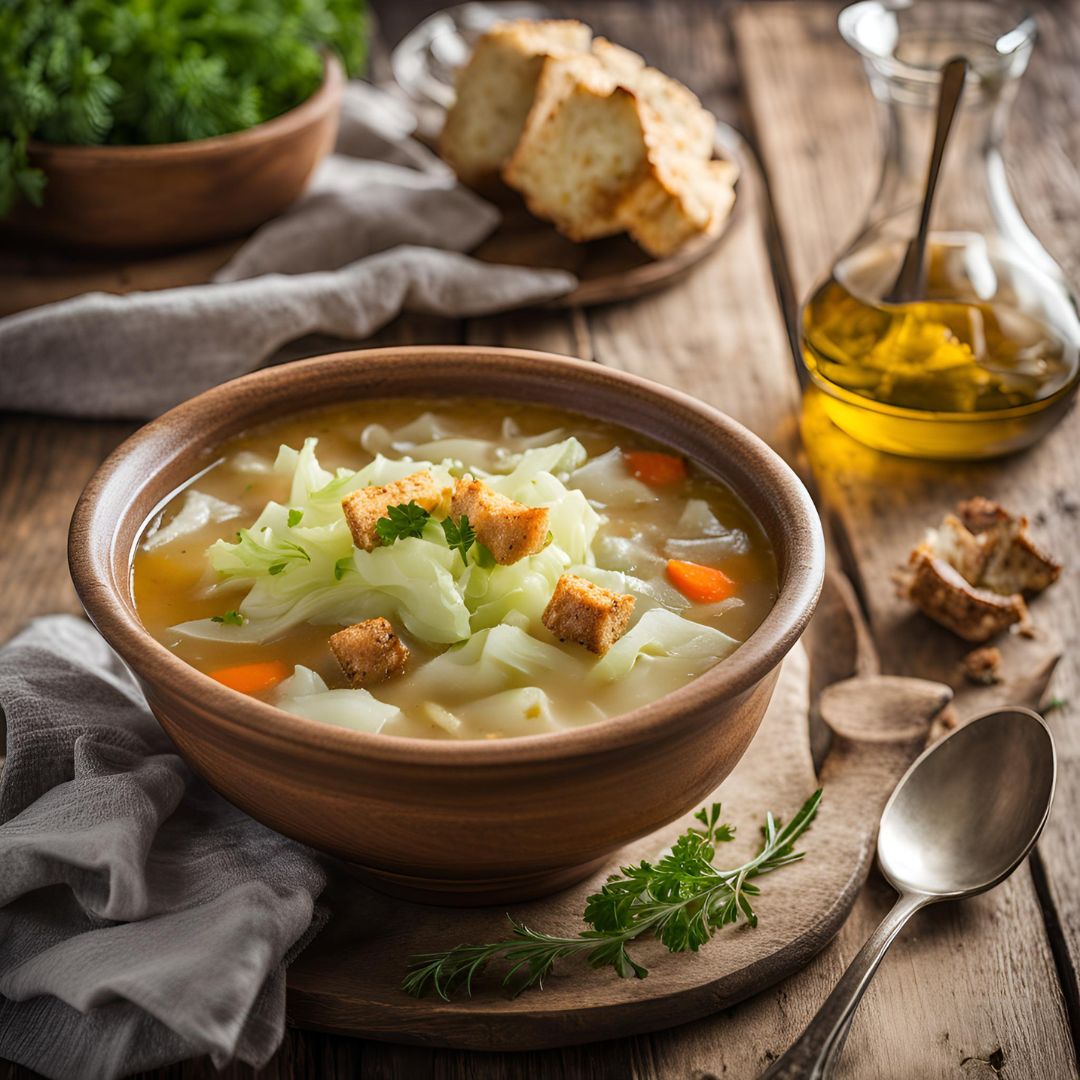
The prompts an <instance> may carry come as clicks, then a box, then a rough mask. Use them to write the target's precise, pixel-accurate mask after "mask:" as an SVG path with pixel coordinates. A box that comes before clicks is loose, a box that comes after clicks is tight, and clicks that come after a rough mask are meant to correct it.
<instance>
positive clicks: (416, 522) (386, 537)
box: [375, 502, 431, 546]
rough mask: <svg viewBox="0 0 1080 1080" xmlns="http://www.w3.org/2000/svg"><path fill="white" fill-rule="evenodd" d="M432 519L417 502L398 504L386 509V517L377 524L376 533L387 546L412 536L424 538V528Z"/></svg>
mask: <svg viewBox="0 0 1080 1080" xmlns="http://www.w3.org/2000/svg"><path fill="white" fill-rule="evenodd" d="M430 518H431V514H429V513H428V512H427V511H426V510H425V509H424V508H423V507H422V506H420V505H419V504H417V503H415V502H407V503H398V505H397V506H388V507H387V508H386V517H381V518H379V520H378V521H376V522H375V532H376V533H377V534H378V537H379V539H380V540H381V541H382V542H383V543H384V544H385V545H387V546H389V545H390V544H392V543H394V541H395V540H405V539H406V538H407V537H410V536H422V535H423V533H424V526H425V525H426V524H427V523H428V521H429V519H430Z"/></svg>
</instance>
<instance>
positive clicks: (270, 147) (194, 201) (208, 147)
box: [3, 56, 345, 251]
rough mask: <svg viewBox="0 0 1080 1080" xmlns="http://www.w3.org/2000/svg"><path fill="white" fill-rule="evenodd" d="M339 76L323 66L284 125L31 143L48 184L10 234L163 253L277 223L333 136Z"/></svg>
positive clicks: (10, 225) (16, 216) (11, 221)
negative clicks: (182, 138) (162, 139)
mask: <svg viewBox="0 0 1080 1080" xmlns="http://www.w3.org/2000/svg"><path fill="white" fill-rule="evenodd" d="M344 81H345V76H344V72H343V71H342V68H341V64H340V63H339V62H338V61H337V60H336V59H335V58H334V57H332V56H328V57H327V61H326V74H325V76H324V78H323V82H322V85H321V86H320V87H319V89H318V90H316V91H315V93H314V94H312V95H311V97H309V98H308V99H307V100H306V101H303V102H301V103H300V104H299V105H297V106H296V108H294V109H290V110H289V111H288V112H286V113H282V114H281V116H276V117H274V119H273V120H267V121H266V122H265V123H263V124H257V125H256V126H255V127H253V128H247V129H246V130H244V131H236V132H232V133H230V134H228V135H218V136H216V137H214V138H212V139H196V140H194V141H192V142H180V143H162V144H158V145H154V146H56V145H52V144H49V143H42V142H37V141H33V142H31V144H30V147H29V152H30V164H31V165H33V166H35V167H36V168H39V169H43V170H44V172H45V176H46V178H47V182H46V185H45V195H44V204H43V205H42V206H41V207H32V206H27V205H25V204H23V205H21V206H20V207H19V208H18V209H17V210H16V212H15V213H13V214H11V215H10V216H9V218H8V219H7V220H6V221H5V222H3V228H4V230H5V231H7V232H11V233H17V234H21V235H24V236H32V237H35V238H40V239H45V240H48V241H50V242H53V243H57V244H63V245H66V246H70V247H79V248H96V249H114V250H115V249H122V250H128V251H140V250H141V251H146V250H164V249H171V248H182V247H194V246H196V245H198V244H207V243H211V242H213V241H217V240H225V239H228V238H230V237H234V236H241V235H243V234H244V233H247V232H250V231H251V230H252V229H254V228H256V227H257V226H259V225H262V224H263V223H264V222H266V221H269V220H270V218H272V217H274V216H275V215H276V214H280V213H281V211H282V210H284V209H285V208H286V207H287V206H288V205H289V204H290V203H291V202H292V201H293V200H294V199H295V198H296V197H297V196H298V195H299V194H300V193H301V192H302V191H303V190H304V187H305V185H306V184H307V182H308V179H309V178H310V176H311V174H312V172H313V171H314V169H315V166H316V165H318V164H319V162H320V161H321V160H322V159H323V157H325V156H326V154H327V153H329V151H330V149H331V148H332V147H333V145H334V139H335V138H336V136H337V126H338V113H339V111H340V107H341V93H342V88H343V86H344Z"/></svg>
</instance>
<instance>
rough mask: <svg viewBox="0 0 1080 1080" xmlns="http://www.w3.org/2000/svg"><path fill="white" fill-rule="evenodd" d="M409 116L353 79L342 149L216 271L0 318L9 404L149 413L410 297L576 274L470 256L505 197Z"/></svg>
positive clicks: (486, 305)
mask: <svg viewBox="0 0 1080 1080" xmlns="http://www.w3.org/2000/svg"><path fill="white" fill-rule="evenodd" d="M410 127H411V125H410V118H409V117H408V114H407V113H406V112H404V111H403V109H402V106H401V105H400V104H399V103H398V102H396V101H395V100H394V99H393V98H391V97H390V95H388V94H386V93H384V92H382V91H379V90H376V89H375V88H374V87H371V86H365V85H363V84H352V85H350V86H349V87H348V88H347V91H346V95H345V101H344V105H343V114H342V125H341V134H340V137H339V140H338V147H337V149H338V152H337V153H336V154H334V155H332V156H331V157H330V158H328V159H327V160H326V161H325V162H324V163H323V164H322V165H321V166H320V168H319V170H318V172H317V173H316V175H315V177H313V179H312V183H311V185H310V187H309V189H308V190H307V191H306V192H305V194H304V195H303V196H301V198H300V199H298V200H297V202H296V203H295V204H294V205H293V206H292V207H291V208H290V209H289V210H288V211H286V213H285V214H283V215H282V216H281V217H279V218H277V219H276V220H274V221H271V222H269V223H268V224H266V225H264V226H263V227H262V228H261V229H259V230H257V231H256V232H255V233H254V234H253V235H252V236H251V237H250V238H249V239H248V240H247V241H246V242H245V243H244V244H243V245H242V246H241V248H240V249H239V250H238V251H237V252H236V254H235V255H234V256H233V258H232V259H231V260H230V261H229V263H228V264H227V265H226V266H224V267H223V268H222V269H221V270H220V271H219V272H218V273H217V275H216V276H215V279H214V282H213V283H212V284H209V285H195V286H188V287H185V288H177V289H165V290H161V291H155V292H144V293H134V294H129V295H127V296H114V295H110V294H106V293H88V294H86V295H83V296H78V297H75V298H73V299H71V300H62V301H59V302H58V303H54V304H46V305H44V306H42V307H37V308H31V309H30V310H29V311H23V312H19V313H17V314H15V315H10V316H8V317H7V318H4V319H0V409H24V410H30V411H34V412H46V413H56V414H60V415H65V416H81V417H95V418H113V417H115V418H144V417H150V416H154V415H157V414H158V413H160V412H162V411H163V410H165V409H167V408H169V407H171V406H172V405H175V404H177V403H179V402H181V401H183V400H184V399H185V398H188V397H190V396H191V395H192V394H195V393H198V392H199V391H201V390H205V389H207V388H208V387H210V386H214V385H216V384H217V383H220V382H224V381H225V380H227V379H231V378H234V377H236V376H237V375H242V374H244V373H245V372H248V371H251V370H253V369H254V368H256V367H258V366H260V365H261V364H263V363H265V362H266V361H267V360H268V359H269V358H270V357H271V355H272V354H273V353H274V351H275V350H276V349H278V348H279V347H280V346H282V345H284V344H285V343H287V342H289V341H293V340H295V339H297V338H299V337H302V336H304V335H306V334H311V333H320V334H330V335H333V336H336V337H340V338H345V339H351V340H353V341H356V340H359V339H363V338H365V337H368V336H369V335H370V334H372V333H373V332H374V331H375V330H377V329H378V328H379V327H380V326H383V325H384V324H386V323H387V322H389V321H390V320H391V319H392V318H394V316H395V315H397V314H398V313H399V312H401V311H411V312H422V313H430V314H438V315H448V316H471V315H484V314H491V313H494V312H497V311H506V310H509V309H512V308H518V307H527V306H529V305H533V304H537V303H540V302H542V301H545V300H549V299H551V298H553V297H555V296H559V295H561V294H563V293H565V292H568V291H569V290H570V289H572V288H573V287H574V285H575V283H576V280H575V278H574V277H573V275H572V274H569V273H566V272H564V271H561V270H532V269H525V268H522V267H512V266H491V265H488V264H486V263H482V262H479V261H477V260H474V259H471V258H469V257H468V256H466V255H465V254H463V253H464V252H467V251H470V250H472V249H473V248H474V247H475V246H476V245H477V244H479V243H480V241H481V240H483V239H484V237H486V236H487V235H488V234H489V233H490V232H491V231H492V230H493V229H494V228H495V226H496V225H497V224H498V221H499V214H498V211H497V210H496V209H495V208H494V207H493V206H491V205H490V204H489V203H487V202H485V201H484V200H483V199H481V198H479V197H478V196H477V195H475V194H473V193H472V192H471V191H468V190H466V189H465V188H463V187H461V186H459V185H457V184H456V183H455V181H454V179H453V177H452V176H451V175H450V173H449V170H448V169H447V168H446V167H445V166H444V165H443V164H442V163H441V162H440V161H438V159H436V158H435V157H434V156H433V155H432V154H431V153H430V152H429V151H428V150H426V149H425V148H424V147H423V146H421V145H420V144H419V143H417V142H415V141H414V140H413V139H411V138H410V136H409V131H410ZM361 155H362V156H361ZM46 197H47V193H46Z"/></svg>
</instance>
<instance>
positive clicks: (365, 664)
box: [330, 618, 409, 689]
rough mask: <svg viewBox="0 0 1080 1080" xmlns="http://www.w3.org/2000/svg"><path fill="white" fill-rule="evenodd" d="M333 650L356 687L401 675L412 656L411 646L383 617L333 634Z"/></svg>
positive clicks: (331, 647)
mask: <svg viewBox="0 0 1080 1080" xmlns="http://www.w3.org/2000/svg"><path fill="white" fill-rule="evenodd" d="M330 649H331V650H332V651H333V654H334V656H335V658H336V659H337V662H338V663H339V664H340V665H341V670H342V671H343V672H345V677H346V678H347V679H348V680H349V683H350V685H352V687H353V688H354V689H361V688H364V687H368V686H375V685H376V684H377V683H381V682H385V681H386V680H387V679H391V678H393V677H394V676H395V675H401V674H402V673H403V672H404V671H405V663H406V661H407V660H408V659H409V648H408V646H407V645H406V644H405V643H404V642H403V641H402V640H401V638H399V637H398V636H397V634H395V633H394V628H393V626H391V625H390V623H389V622H388V621H387V620H386V619H383V618H377V619H366V620H365V621H364V622H359V623H354V624H353V625H352V626H346V627H345V629H344V630H339V631H338V632H337V633H336V634H331V635H330Z"/></svg>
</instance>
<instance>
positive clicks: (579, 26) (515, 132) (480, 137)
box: [439, 19, 592, 188]
mask: <svg viewBox="0 0 1080 1080" xmlns="http://www.w3.org/2000/svg"><path fill="white" fill-rule="evenodd" d="M591 39H592V31H591V30H590V29H589V28H588V27H587V26H585V25H584V24H583V23H580V22H578V21H577V20H575V19H548V20H543V21H538V22H533V21H530V20H524V19H523V20H517V21H515V22H507V23H499V24H497V25H496V26H494V27H493V28H492V29H491V30H489V31H488V32H487V33H486V34H484V36H483V37H482V38H480V40H479V41H478V42H477V45H476V48H475V50H474V51H473V54H472V57H471V59H470V60H469V62H468V63H467V64H466V65H465V66H464V67H463V68H462V69H461V71H460V72H459V73H458V77H457V99H456V101H455V103H454V105H453V106H452V107H451V108H450V110H449V112H448V113H447V116H446V124H445V127H444V128H443V132H442V137H441V139H440V144H439V152H440V154H441V155H442V157H443V159H444V160H445V161H446V162H447V163H448V164H449V165H450V167H451V168H452V169H453V170H454V172H456V173H457V175H458V177H459V178H460V179H461V180H462V181H463V182H464V183H466V184H469V185H471V186H473V187H481V188H482V187H487V186H490V185H491V184H492V183H493V182H497V180H498V176H499V171H500V169H501V168H502V166H503V163H504V162H505V161H506V160H507V159H508V158H509V157H510V155H511V153H513V150H514V147H515V146H516V145H517V141H518V138H519V137H520V135H521V130H522V128H523V127H524V125H525V119H526V117H527V116H528V114H529V110H530V108H532V104H533V99H534V98H535V96H536V84H537V80H538V79H539V78H540V74H541V71H542V70H543V67H544V62H545V61H546V60H547V59H548V58H549V57H554V58H558V57H564V56H572V55H575V54H580V53H583V52H587V50H588V48H589V43H590V41H591Z"/></svg>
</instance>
